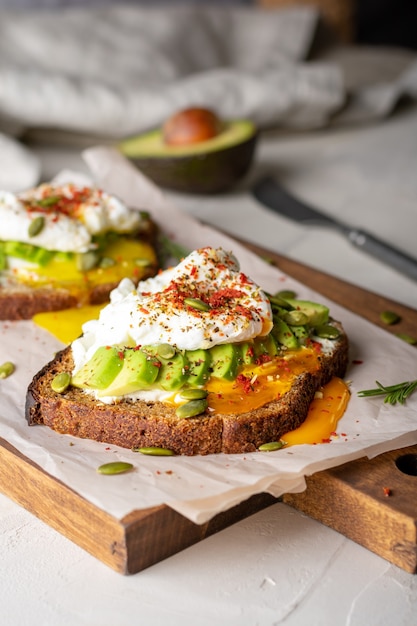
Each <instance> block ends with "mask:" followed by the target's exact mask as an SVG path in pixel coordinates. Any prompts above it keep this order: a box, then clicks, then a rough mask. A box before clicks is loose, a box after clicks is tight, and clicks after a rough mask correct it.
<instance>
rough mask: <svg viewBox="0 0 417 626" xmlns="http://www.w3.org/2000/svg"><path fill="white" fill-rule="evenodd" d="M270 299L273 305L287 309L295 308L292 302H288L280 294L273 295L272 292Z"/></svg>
mask: <svg viewBox="0 0 417 626" xmlns="http://www.w3.org/2000/svg"><path fill="white" fill-rule="evenodd" d="M268 300H269V301H270V303H271V305H272V306H273V307H274V306H275V307H280V308H281V309H287V310H288V311H290V310H292V309H294V307H293V306H292V304H290V303H289V302H287V301H286V300H285V298H283V297H282V296H280V295H279V294H275V295H273V296H271V295H270V294H268Z"/></svg>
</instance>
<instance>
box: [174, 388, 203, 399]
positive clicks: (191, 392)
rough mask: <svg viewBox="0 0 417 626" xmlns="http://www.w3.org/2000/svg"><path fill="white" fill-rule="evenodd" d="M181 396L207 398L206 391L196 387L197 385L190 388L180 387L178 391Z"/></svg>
mask: <svg viewBox="0 0 417 626" xmlns="http://www.w3.org/2000/svg"><path fill="white" fill-rule="evenodd" d="M180 395H181V398H184V399H185V400H201V399H202V398H207V395H208V392H207V391H206V390H205V389H198V388H197V387H194V388H190V389H182V391H181V392H180Z"/></svg>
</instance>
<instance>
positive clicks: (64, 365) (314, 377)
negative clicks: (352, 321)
mask: <svg viewBox="0 0 417 626" xmlns="http://www.w3.org/2000/svg"><path fill="white" fill-rule="evenodd" d="M332 323H333V324H334V325H335V326H337V328H338V329H339V331H340V334H339V336H338V337H337V338H336V339H335V340H332V343H331V347H330V348H328V347H327V348H326V350H323V351H322V353H321V355H320V366H319V368H318V370H317V371H315V372H314V373H303V374H300V375H298V377H297V378H296V379H295V380H294V383H293V385H292V387H291V389H290V390H289V391H288V392H286V393H285V394H283V395H282V396H281V397H280V398H279V399H277V400H275V401H273V402H269V403H268V404H266V405H264V406H262V407H260V408H258V409H256V410H253V411H250V412H246V413H241V414H237V415H236V414H232V415H230V414H227V415H225V414H219V413H215V414H209V413H208V412H206V413H203V414H201V415H199V416H197V417H193V418H187V419H179V418H178V417H177V415H176V414H175V409H174V408H172V407H170V406H169V405H167V404H164V403H161V402H144V401H135V402H128V401H125V400H122V401H120V402H118V403H117V404H104V403H102V402H99V401H97V400H95V399H94V398H93V397H92V396H91V395H88V394H87V393H85V392H83V391H82V390H80V389H78V388H75V387H71V386H70V387H68V389H67V390H66V391H65V393H63V394H59V393H55V392H54V391H53V390H52V388H51V382H52V380H53V378H54V377H55V376H56V375H57V374H58V373H60V372H71V371H72V368H73V359H72V350H71V347H70V346H69V347H67V348H65V349H64V350H63V351H61V352H59V353H58V354H57V355H56V356H55V358H54V359H53V360H52V361H51V362H50V363H48V364H47V365H45V367H44V368H43V369H42V370H41V371H40V372H39V373H38V374H36V376H35V377H34V378H33V381H32V382H31V384H30V386H29V388H28V392H27V399H26V418H27V420H28V423H29V425H35V424H45V425H46V426H49V427H50V428H52V429H54V430H55V431H57V432H59V433H65V434H70V435H74V436H76V437H81V438H87V439H94V440H96V441H101V442H106V443H110V444H115V445H118V446H122V447H125V448H139V447H144V446H156V447H162V448H168V449H170V450H172V451H173V452H174V453H176V454H182V455H189V456H191V455H196V454H200V455H206V454H216V453H221V452H223V453H243V452H252V451H255V450H257V448H258V447H259V446H260V445H261V444H263V443H266V442H269V441H277V440H279V439H280V438H281V437H282V435H284V434H285V433H287V432H289V431H290V430H293V429H295V428H297V427H298V426H300V425H301V424H302V422H303V421H304V420H305V418H306V416H307V413H308V410H309V406H310V403H311V401H312V400H313V398H314V395H315V393H316V391H317V390H319V389H320V388H321V387H322V386H323V385H324V384H326V383H327V382H328V381H329V380H331V378H333V377H334V376H339V377H343V376H344V374H345V371H346V367H347V363H348V347H349V346H348V338H347V335H346V333H345V331H344V330H343V327H342V325H341V324H340V323H337V322H332Z"/></svg>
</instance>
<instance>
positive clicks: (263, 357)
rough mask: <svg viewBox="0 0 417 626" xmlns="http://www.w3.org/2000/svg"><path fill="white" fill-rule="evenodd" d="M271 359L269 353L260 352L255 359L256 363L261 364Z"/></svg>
mask: <svg viewBox="0 0 417 626" xmlns="http://www.w3.org/2000/svg"><path fill="white" fill-rule="evenodd" d="M271 361H272V357H271V356H269V354H260V355H259V356H258V357H256V359H255V363H256V365H262V364H263V363H270V362H271Z"/></svg>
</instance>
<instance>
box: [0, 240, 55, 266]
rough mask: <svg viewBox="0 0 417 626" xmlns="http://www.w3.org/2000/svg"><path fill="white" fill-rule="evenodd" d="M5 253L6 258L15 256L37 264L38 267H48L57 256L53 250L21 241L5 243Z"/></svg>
mask: <svg viewBox="0 0 417 626" xmlns="http://www.w3.org/2000/svg"><path fill="white" fill-rule="evenodd" d="M4 253H5V255H6V256H13V257H16V258H18V259H23V260H24V261H29V263H36V265H47V263H49V261H51V259H52V258H53V257H54V255H55V252H52V251H51V250H46V249H45V248H41V247H40V246H33V245H32V244H31V243H23V242H21V241H5V242H4Z"/></svg>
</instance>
